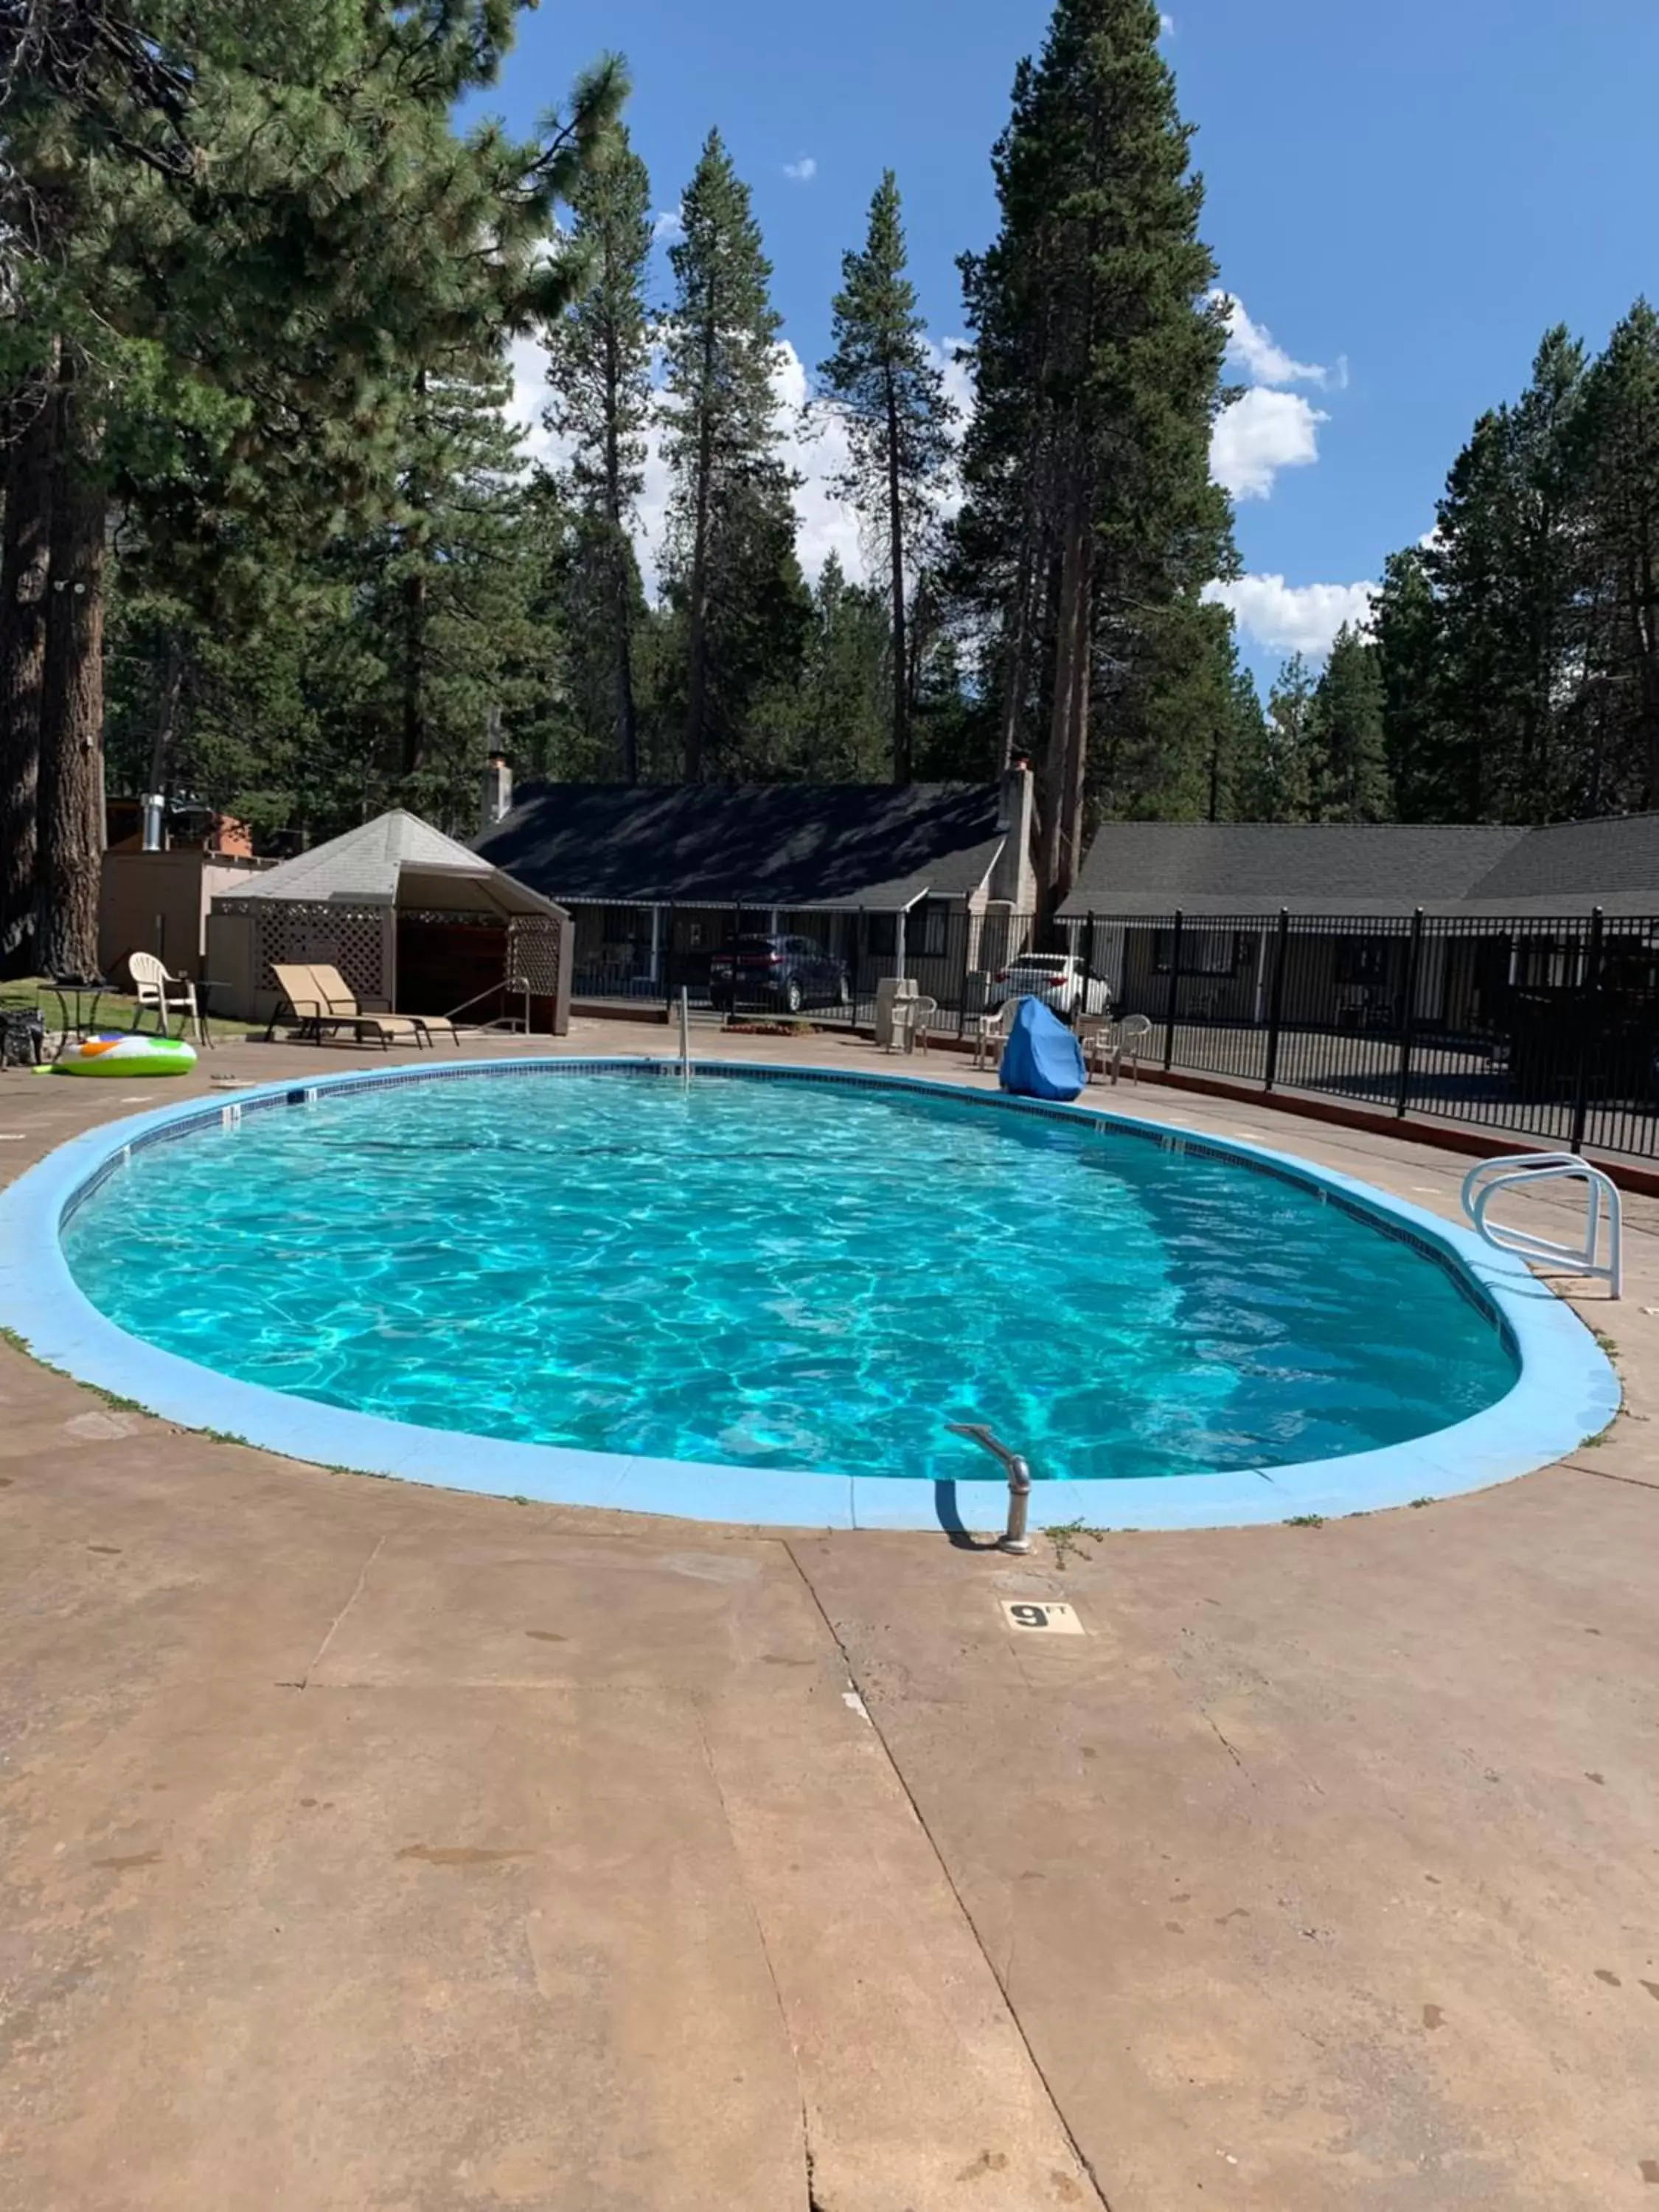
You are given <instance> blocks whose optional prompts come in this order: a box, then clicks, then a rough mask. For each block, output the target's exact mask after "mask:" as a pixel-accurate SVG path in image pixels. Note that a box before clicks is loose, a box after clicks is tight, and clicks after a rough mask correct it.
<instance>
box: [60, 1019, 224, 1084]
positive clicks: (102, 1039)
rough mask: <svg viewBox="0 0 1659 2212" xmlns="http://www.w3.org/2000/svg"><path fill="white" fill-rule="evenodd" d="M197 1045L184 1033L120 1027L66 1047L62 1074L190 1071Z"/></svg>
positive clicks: (154, 1073) (181, 1072)
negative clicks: (172, 1034) (165, 1033)
mask: <svg viewBox="0 0 1659 2212" xmlns="http://www.w3.org/2000/svg"><path fill="white" fill-rule="evenodd" d="M195 1065H196V1048H195V1046H194V1045H191V1044H186V1043H185V1041H184V1039H183V1038H182V1037H167V1036H139V1035H138V1033H137V1030H109V1031H106V1033H105V1034H104V1035H103V1036H89V1037H84V1038H82V1041H81V1042H80V1043H79V1044H72V1045H69V1046H67V1047H65V1048H64V1056H63V1058H62V1059H61V1060H59V1061H58V1063H57V1072H58V1074H59V1075H188V1074H189V1073H190V1071H191V1068H192V1067H194V1066H195Z"/></svg>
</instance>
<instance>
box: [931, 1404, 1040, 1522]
mask: <svg viewBox="0 0 1659 2212" xmlns="http://www.w3.org/2000/svg"><path fill="white" fill-rule="evenodd" d="M945 1426H946V1427H947V1428H948V1429H949V1430H950V1431H951V1435H952V1436H953V1437H967V1438H968V1440H969V1443H975V1444H978V1445H980V1446H981V1448H982V1449H984V1450H986V1451H987V1452H989V1453H990V1455H991V1456H992V1458H993V1459H998V1460H1000V1461H1001V1462H1002V1465H1003V1468H1004V1470H1005V1471H1006V1474H1007V1477H1008V1525H1007V1527H1006V1528H1005V1529H1004V1531H1003V1533H1002V1535H1001V1537H1000V1540H999V1547H1000V1549H1001V1550H1002V1551H1005V1552H1021V1553H1024V1552H1029V1551H1030V1548H1031V1540H1030V1537H1029V1536H1028V1535H1027V1534H1026V1533H1025V1523H1026V1519H1027V1516H1028V1515H1029V1514H1030V1506H1031V1470H1030V1467H1029V1466H1028V1465H1027V1464H1026V1462H1025V1461H1024V1460H1023V1459H1022V1458H1021V1457H1020V1455H1019V1454H1018V1452H1017V1451H1014V1450H1012V1449H1010V1448H1009V1446H1008V1445H1006V1444H1005V1443H1002V1441H1001V1440H1000V1438H999V1437H994V1436H993V1435H992V1434H991V1431H989V1429H987V1427H986V1426H985V1424H984V1423H983V1422H982V1421H947V1422H946V1423H945Z"/></svg>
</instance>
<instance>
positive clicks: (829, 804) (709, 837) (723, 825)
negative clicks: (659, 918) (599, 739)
mask: <svg viewBox="0 0 1659 2212" xmlns="http://www.w3.org/2000/svg"><path fill="white" fill-rule="evenodd" d="M998 807H999V793H998V788H997V787H996V785H994V784H962V783H913V784H908V785H905V786H902V787H895V786H893V785H891V784H848V783H842V784H802V783H767V784H714V783H705V784H640V785H635V786H633V787H629V786H626V785H622V784H571V783H544V784H526V785H524V786H521V787H520V792H519V796H518V800H517V803H516V804H515V805H514V806H513V811H512V812H511V813H510V814H508V815H507V817H506V818H505V819H504V820H503V821H501V822H498V823H496V824H495V827H494V829H489V830H488V831H486V832H485V834H484V835H483V836H482V837H480V838H479V839H478V840H477V851H478V852H479V853H480V854H483V856H484V858H485V859H487V860H492V861H494V862H495V865H496V866H498V867H501V868H506V869H507V870H509V871H510V872H511V873H512V874H513V875H514V876H516V877H518V878H519V879H520V881H521V882H523V883H526V884H531V885H532V887H533V888H534V889H535V890H538V891H540V892H541V893H542V894H543V895H544V896H545V897H548V898H550V899H556V900H558V901H559V902H560V903H561V904H563V905H569V904H572V903H577V904H580V903H589V904H592V903H603V904H605V905H616V906H622V905H627V904H629V903H632V902H639V903H642V904H658V903H664V902H670V901H672V902H677V903H680V904H684V905H688V906H695V905H698V904H704V905H729V904H732V903H733V902H736V901H738V900H739V899H741V900H742V901H743V902H744V903H745V904H748V905H756V906H775V907H781V908H809V907H836V906H841V907H853V906H866V907H872V908H878V909H886V910H891V909H893V908H900V907H905V906H908V905H910V904H912V903H913V902H915V900H916V899H918V898H920V897H921V896H923V895H924V894H927V893H931V894H932V895H933V896H935V897H941V898H943V897H960V896H966V894H968V893H969V892H970V891H973V890H977V889H978V887H979V885H980V884H981V883H982V882H983V881H984V880H985V878H986V876H987V873H988V872H989V871H990V868H991V865H992V863H993V861H994V860H995V859H996V856H997V854H998V852H999V850H1000V847H1001V843H1002V838H1001V834H1000V830H999V829H998V826H997V822H998Z"/></svg>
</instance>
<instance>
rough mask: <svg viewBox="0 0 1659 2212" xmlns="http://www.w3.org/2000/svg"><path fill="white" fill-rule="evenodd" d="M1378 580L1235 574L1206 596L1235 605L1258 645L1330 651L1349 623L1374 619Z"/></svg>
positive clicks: (1239, 618) (1285, 650)
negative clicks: (1302, 580) (1300, 580)
mask: <svg viewBox="0 0 1659 2212" xmlns="http://www.w3.org/2000/svg"><path fill="white" fill-rule="evenodd" d="M1375 593H1376V585H1375V584H1287V583H1286V582H1285V579H1284V578H1283V577H1282V576H1235V577H1233V578H1232V579H1231V581H1229V582H1227V583H1217V584H1206V586H1205V587H1204V596H1205V598H1206V599H1213V600H1218V601H1219V602H1220V603H1221V605H1223V606H1225V607H1231V609H1232V611H1233V619H1234V621H1235V622H1236V623H1237V624H1238V627H1239V628H1240V629H1241V630H1243V632H1244V633H1245V635H1247V636H1248V637H1250V638H1252V639H1254V641H1255V643H1256V644H1257V645H1265V646H1267V647H1268V648H1269V649H1270V650H1271V651H1273V652H1275V653H1328V652H1329V651H1330V649H1331V640H1332V639H1333V638H1334V636H1335V635H1336V633H1337V632H1338V630H1340V629H1341V627H1342V625H1343V623H1364V622H1367V621H1369V619H1370V611H1371V600H1372V599H1373V597H1374V595H1375Z"/></svg>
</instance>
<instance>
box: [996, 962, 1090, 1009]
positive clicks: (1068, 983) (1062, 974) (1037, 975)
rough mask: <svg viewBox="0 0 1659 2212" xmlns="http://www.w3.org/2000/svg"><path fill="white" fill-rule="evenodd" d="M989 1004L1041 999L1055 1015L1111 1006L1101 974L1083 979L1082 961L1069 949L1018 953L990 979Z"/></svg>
mask: <svg viewBox="0 0 1659 2212" xmlns="http://www.w3.org/2000/svg"><path fill="white" fill-rule="evenodd" d="M986 995H987V1000H988V1002H989V1004H990V1005H992V1006H1002V1005H1004V1004H1005V1003H1006V1000H1010V999H1041V1000H1042V1003H1043V1005H1044V1006H1052V1007H1053V1008H1054V1012H1056V1013H1057V1014H1074V1013H1079V1012H1081V1013H1085V1014H1104V1013H1109V1012H1110V1011H1111V1006H1112V993H1111V987H1110V986H1109V984H1108V983H1107V981H1106V980H1105V978H1104V977H1103V976H1101V975H1091V976H1090V977H1089V978H1088V980H1087V981H1086V982H1085V980H1084V975H1083V963H1082V962H1081V961H1080V960H1079V959H1077V958H1075V957H1074V956H1073V954H1071V953H1069V952H1022V953H1019V954H1018V956H1017V957H1015V958H1014V959H1012V960H1011V961H1010V962H1009V963H1008V965H1007V966H1006V968H1004V969H1001V971H1000V973H999V974H997V975H994V976H993V977H992V979H991V987H990V989H989V991H988V992H987V994H986Z"/></svg>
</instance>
